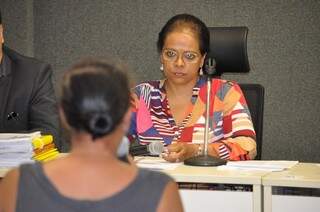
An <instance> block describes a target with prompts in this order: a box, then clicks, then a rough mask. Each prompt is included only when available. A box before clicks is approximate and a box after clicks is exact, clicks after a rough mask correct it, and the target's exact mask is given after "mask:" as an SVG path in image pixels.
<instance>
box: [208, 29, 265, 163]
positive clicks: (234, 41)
mask: <svg viewBox="0 0 320 212" xmlns="http://www.w3.org/2000/svg"><path fill="white" fill-rule="evenodd" d="M209 31H210V52H209V53H208V55H207V59H208V58H214V59H215V61H216V72H215V73H214V77H218V78H220V77H221V75H222V74H223V73H227V72H232V73H246V72H249V70H250V66H249V61H248V55H247V35H248V28H247V27H209ZM239 85H240V87H241V89H242V91H243V94H244V96H245V98H246V100H247V104H248V107H249V110H250V113H251V117H252V122H253V125H254V129H255V131H256V142H257V156H256V157H255V159H257V160H260V159H261V151H262V135H263V108H264V88H263V86H262V85H259V84H239Z"/></svg>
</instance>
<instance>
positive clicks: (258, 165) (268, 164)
mask: <svg viewBox="0 0 320 212" xmlns="http://www.w3.org/2000/svg"><path fill="white" fill-rule="evenodd" d="M298 163H299V162H298V161H286V160H247V161H229V162H228V163H227V164H226V165H224V166H220V167H219V169H229V170H257V171H283V170H285V169H290V168H292V167H293V166H295V165H296V164H298Z"/></svg>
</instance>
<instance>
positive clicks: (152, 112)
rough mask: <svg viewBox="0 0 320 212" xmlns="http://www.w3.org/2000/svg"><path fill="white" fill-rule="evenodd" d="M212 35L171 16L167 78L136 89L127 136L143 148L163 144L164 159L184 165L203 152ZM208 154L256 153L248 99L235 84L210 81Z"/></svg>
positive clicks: (164, 48)
mask: <svg viewBox="0 0 320 212" xmlns="http://www.w3.org/2000/svg"><path fill="white" fill-rule="evenodd" d="M209 43H210V33H209V30H208V28H207V27H206V25H205V24H204V23H203V22H202V21H201V20H199V19H198V18H197V17H195V16H192V15H189V14H180V15H176V16H174V17H172V18H171V19H170V20H169V21H168V22H167V23H166V24H165V25H164V27H163V28H162V30H161V31H160V33H159V37H158V42H157V47H158V52H159V54H160V62H161V66H160V70H161V71H162V72H163V74H164V77H165V79H164V80H157V81H148V82H144V83H141V84H139V85H137V86H136V87H135V88H134V91H133V95H132V104H133V115H132V119H131V126H130V129H129V133H128V137H129V138H130V139H131V140H132V139H137V140H138V141H139V142H140V143H141V144H148V143H149V142H153V141H161V142H163V143H164V144H165V145H168V146H167V150H168V153H167V154H163V157H164V159H166V160H167V161H171V162H178V161H183V160H185V159H187V158H190V157H193V156H196V155H198V154H200V153H201V151H202V148H203V147H202V146H203V138H204V136H203V133H204V127H205V104H206V90H207V88H206V79H205V77H203V76H202V67H203V65H204V61H205V57H206V54H207V53H208V51H209V49H208V48H209ZM211 92H212V98H211V102H210V104H212V105H213V107H211V108H212V109H211V111H210V128H211V131H210V132H209V133H210V134H209V143H210V144H209V145H208V154H209V155H212V156H214V157H219V158H222V159H227V160H248V159H253V158H254V157H255V155H256V142H255V131H254V128H253V124H252V121H251V117H250V112H249V109H248V107H247V104H246V100H245V98H244V96H243V93H242V91H241V89H240V87H239V85H238V84H237V83H235V82H231V81H227V80H222V79H212V90H211Z"/></svg>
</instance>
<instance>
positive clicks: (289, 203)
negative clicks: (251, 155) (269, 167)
mask: <svg viewBox="0 0 320 212" xmlns="http://www.w3.org/2000/svg"><path fill="white" fill-rule="evenodd" d="M262 185H263V192H264V212H271V211H272V212H278V211H279V212H280V211H281V212H282V211H290V212H296V211H297V212H298V211H308V212H316V211H317V212H319V211H320V197H310V196H309V197H308V196H293V195H273V194H272V187H276V186H279V187H292V188H294V187H299V188H318V189H319V188H320V164H315V163H299V164H297V165H296V166H294V167H293V168H291V169H289V170H285V171H282V172H272V173H269V174H267V175H266V176H264V177H263V178H262Z"/></svg>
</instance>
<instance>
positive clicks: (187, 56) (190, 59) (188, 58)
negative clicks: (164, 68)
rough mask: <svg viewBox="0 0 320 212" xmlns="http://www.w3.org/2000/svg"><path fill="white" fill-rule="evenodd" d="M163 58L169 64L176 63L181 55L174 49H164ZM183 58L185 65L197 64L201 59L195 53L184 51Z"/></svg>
mask: <svg viewBox="0 0 320 212" xmlns="http://www.w3.org/2000/svg"><path fill="white" fill-rule="evenodd" d="M162 57H163V59H164V60H166V61H168V62H175V61H177V59H178V58H179V57H180V53H179V52H178V51H176V50H173V49H164V50H163V51H162ZM182 58H183V61H184V62H185V63H196V62H198V59H199V58H200V54H198V53H197V52H193V51H184V52H182Z"/></svg>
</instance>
